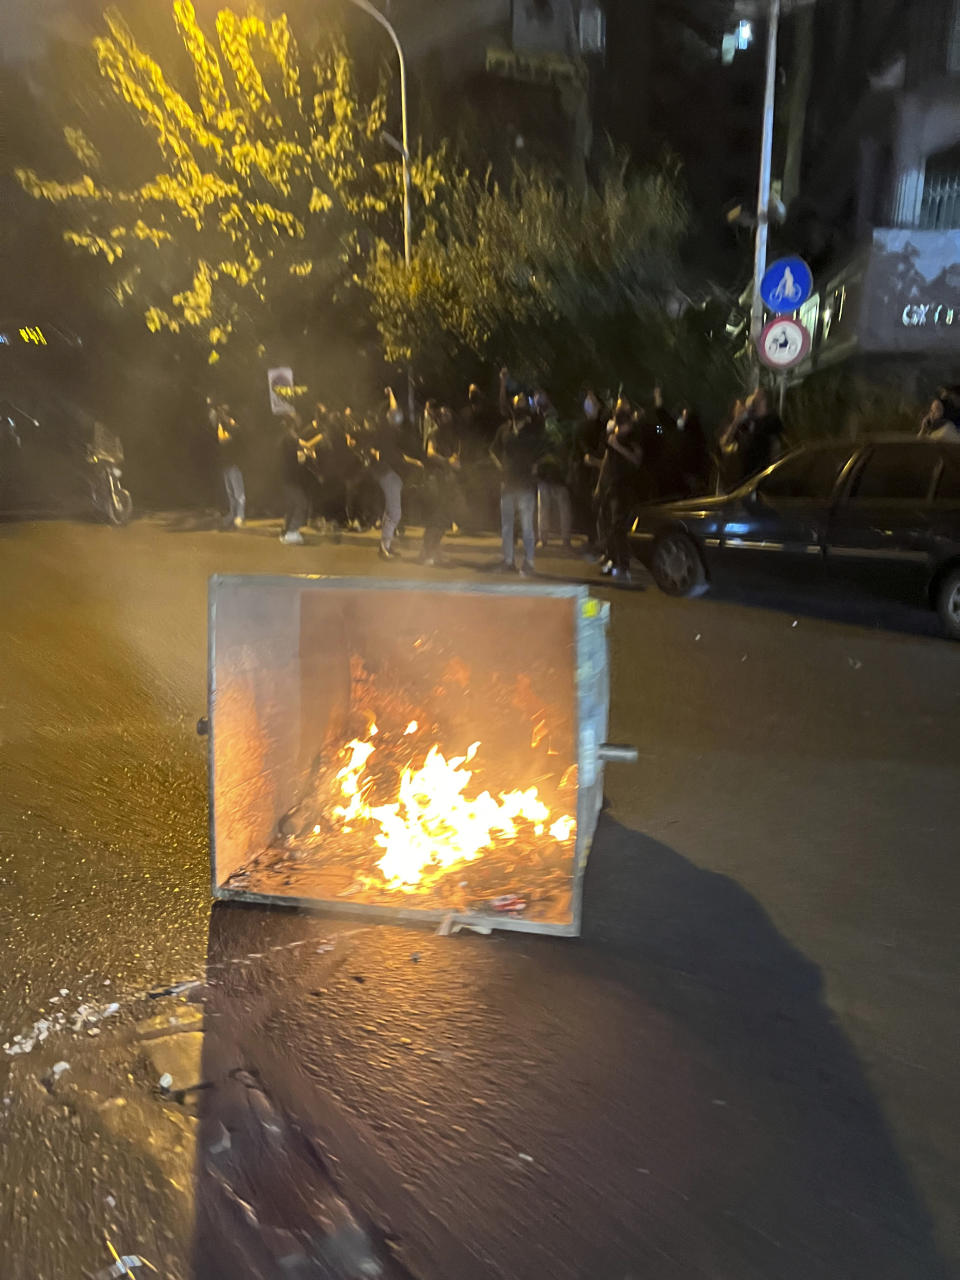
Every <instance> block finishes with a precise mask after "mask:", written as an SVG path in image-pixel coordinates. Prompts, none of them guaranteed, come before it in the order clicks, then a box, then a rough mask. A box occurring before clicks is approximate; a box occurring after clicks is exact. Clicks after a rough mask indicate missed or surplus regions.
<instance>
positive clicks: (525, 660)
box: [208, 577, 629, 935]
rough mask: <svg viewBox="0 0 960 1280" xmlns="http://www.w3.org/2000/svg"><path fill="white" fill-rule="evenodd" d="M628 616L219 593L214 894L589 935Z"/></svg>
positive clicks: (212, 710)
mask: <svg viewBox="0 0 960 1280" xmlns="http://www.w3.org/2000/svg"><path fill="white" fill-rule="evenodd" d="M608 611H609V606H608V605H606V604H603V603H601V602H599V601H597V600H594V599H591V597H590V596H589V594H588V592H587V590H586V589H585V588H582V587H572V586H563V585H560V586H553V585H526V584H523V585H512V584H511V585H508V586H501V585H478V586H472V585H471V586H464V585H462V584H455V585H454V584H446V583H439V584H438V583H419V582H416V583H409V582H398V581H375V580H370V579H359V580H352V579H336V578H309V577H292V578H270V577H218V578H214V579H212V581H211V588H210V690H209V715H208V724H209V734H210V744H209V745H210V779H211V784H210V785H211V844H212V863H213V892H214V895H215V896H216V897H218V898H227V899H237V900H241V901H253V902H267V903H281V904H283V903H285V904H289V905H299V906H309V907H316V908H324V909H328V910H331V909H332V910H338V911H347V912H354V913H357V914H363V915H370V916H381V917H385V918H393V919H404V918H406V919H419V920H431V919H433V920H442V919H445V918H448V917H450V916H452V917H453V918H454V919H455V920H457V921H462V922H464V923H472V924H486V925H492V926H494V927H497V928H507V929H519V930H528V931H533V932H541V933H556V934H566V935H572V934H577V933H579V929H580V905H581V888H582V879H583V872H584V867H585V864H586V860H587V855H588V853H589V849H590V842H591V839H592V837H593V833H594V830H595V828H596V823H597V818H598V816H599V812H600V806H601V802H602V793H603V762H604V760H605V759H608V758H611V759H612V758H624V756H625V755H626V756H627V757H628V756H629V752H628V751H627V750H626V749H623V748H609V747H607V746H606V745H605V738H606V729H607V712H608V704H609V667H608V656H607V639H606V629H607V621H608Z"/></svg>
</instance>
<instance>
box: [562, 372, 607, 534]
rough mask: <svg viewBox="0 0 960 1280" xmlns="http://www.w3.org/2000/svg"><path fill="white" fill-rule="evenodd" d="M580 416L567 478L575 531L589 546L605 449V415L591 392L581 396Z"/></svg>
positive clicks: (595, 531) (595, 518)
mask: <svg viewBox="0 0 960 1280" xmlns="http://www.w3.org/2000/svg"><path fill="white" fill-rule="evenodd" d="M583 415H584V416H583V418H582V419H581V421H580V422H579V424H578V425H577V427H576V429H575V431H574V436H573V456H572V458H571V460H570V470H569V476H568V479H569V484H570V490H571V492H572V494H573V503H574V516H575V519H576V522H577V528H578V530H579V532H580V533H585V534H586V535H587V538H588V539H589V542H590V546H591V547H593V546H594V545H595V543H596V538H597V509H596V493H597V481H598V479H599V478H600V468H601V466H602V465H603V455H604V451H605V448H606V440H605V430H606V427H605V424H606V413H605V412H604V407H603V404H602V402H601V400H600V397H599V396H598V395H596V394H595V393H594V392H593V391H592V390H588V391H587V393H586V395H585V396H584V400H583Z"/></svg>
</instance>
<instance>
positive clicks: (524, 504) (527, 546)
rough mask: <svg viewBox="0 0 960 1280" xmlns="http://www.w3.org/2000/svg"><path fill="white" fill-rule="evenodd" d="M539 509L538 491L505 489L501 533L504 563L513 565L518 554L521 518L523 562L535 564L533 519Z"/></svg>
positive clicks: (501, 494)
mask: <svg viewBox="0 0 960 1280" xmlns="http://www.w3.org/2000/svg"><path fill="white" fill-rule="evenodd" d="M536 509H537V491H536V489H503V490H502V491H501V493H500V533H501V536H502V538H503V563H504V564H513V562H514V556H515V554H516V552H515V548H514V539H515V532H516V519H517V516H519V517H520V533H521V535H522V537H523V562H524V564H527V565H532V564H533V553H534V537H533V517H534V513H535V512H536Z"/></svg>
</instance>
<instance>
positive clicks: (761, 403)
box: [741, 387, 786, 480]
mask: <svg viewBox="0 0 960 1280" xmlns="http://www.w3.org/2000/svg"><path fill="white" fill-rule="evenodd" d="M745 426H746V431H745V434H744V438H743V445H742V447H741V459H742V462H743V478H744V479H745V480H746V479H747V478H748V477H749V476H753V475H756V474H757V473H758V472H760V471H765V470H766V469H767V467H769V466H770V465H771V464H772V463H774V462H776V460H777V459H778V458H780V457H782V456H783V454H784V453H785V452H786V443H785V441H784V436H783V423H782V421H781V420H780V415H779V414H778V413H774V412H773V411H772V409H771V408H770V398H769V396H768V394H767V391H766V388H765V387H759V388H758V389H757V390H756V391H755V392H754V393H753V395H752V396H751V397H750V399H749V400H748V401H747V419H746V423H745Z"/></svg>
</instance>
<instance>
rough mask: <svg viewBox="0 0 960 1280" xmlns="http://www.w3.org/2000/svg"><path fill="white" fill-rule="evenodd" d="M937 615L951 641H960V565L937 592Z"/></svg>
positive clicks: (951, 572)
mask: <svg viewBox="0 0 960 1280" xmlns="http://www.w3.org/2000/svg"><path fill="white" fill-rule="evenodd" d="M937 613H939V615H940V621H941V622H942V623H943V629H944V631H945V632H946V633H947V635H948V636H949V637H950V639H951V640H960V565H958V566H957V568H955V569H951V570H950V572H949V573H948V574H947V575H946V576H945V577H944V579H943V581H942V582H941V583H940V586H939V589H938V590H937Z"/></svg>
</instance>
